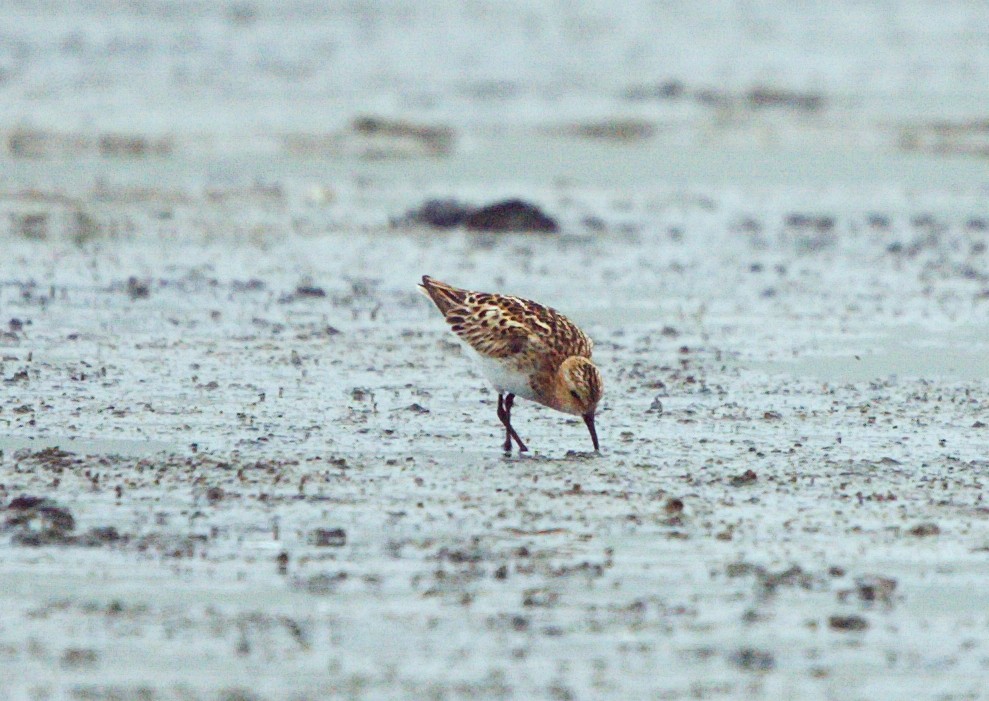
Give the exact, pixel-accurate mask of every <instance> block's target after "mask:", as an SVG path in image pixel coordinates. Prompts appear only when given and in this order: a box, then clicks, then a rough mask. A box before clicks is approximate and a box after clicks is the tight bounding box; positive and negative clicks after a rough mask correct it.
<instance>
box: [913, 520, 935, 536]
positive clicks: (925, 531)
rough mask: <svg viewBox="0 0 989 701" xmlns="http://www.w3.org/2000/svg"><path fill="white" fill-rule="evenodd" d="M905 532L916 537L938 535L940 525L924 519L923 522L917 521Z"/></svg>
mask: <svg viewBox="0 0 989 701" xmlns="http://www.w3.org/2000/svg"><path fill="white" fill-rule="evenodd" d="M907 533H908V534H909V535H912V536H916V537H918V538H926V537H927V536H932V535H940V534H941V527H940V526H938V525H937V524H936V523H933V522H930V521H925V522H924V523H918V524H917V525H916V526H914V527H913V528H911V529H910V530H908V531H907Z"/></svg>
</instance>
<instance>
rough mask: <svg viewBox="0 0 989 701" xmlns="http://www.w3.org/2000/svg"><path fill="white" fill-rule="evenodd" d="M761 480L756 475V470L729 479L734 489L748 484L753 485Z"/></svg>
mask: <svg viewBox="0 0 989 701" xmlns="http://www.w3.org/2000/svg"><path fill="white" fill-rule="evenodd" d="M758 479H759V475H757V474H756V473H755V471H754V470H746V471H745V472H743V473H741V474H739V475H734V476H732V477H730V478H729V479H728V484H730V485H731V486H732V487H744V486H746V485H748V484H753V483H754V482H756V481H757V480H758Z"/></svg>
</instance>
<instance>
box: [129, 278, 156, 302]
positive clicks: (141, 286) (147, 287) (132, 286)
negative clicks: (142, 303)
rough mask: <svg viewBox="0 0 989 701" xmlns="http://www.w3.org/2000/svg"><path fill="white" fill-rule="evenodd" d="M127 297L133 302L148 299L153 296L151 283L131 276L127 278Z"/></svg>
mask: <svg viewBox="0 0 989 701" xmlns="http://www.w3.org/2000/svg"><path fill="white" fill-rule="evenodd" d="M127 296H128V297H130V298H131V300H138V299H147V298H148V297H150V296H151V282H150V281H149V280H141V279H139V278H138V277H137V276H135V275H131V276H130V277H129V278H127Z"/></svg>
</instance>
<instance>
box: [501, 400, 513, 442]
mask: <svg viewBox="0 0 989 701" xmlns="http://www.w3.org/2000/svg"><path fill="white" fill-rule="evenodd" d="M498 420H499V421H501V424H502V426H504V427H505V452H506V453H510V452H512V440H511V435H512V434H511V429H510V428H508V417H507V414H505V395H503V394H500V393H499V394H498Z"/></svg>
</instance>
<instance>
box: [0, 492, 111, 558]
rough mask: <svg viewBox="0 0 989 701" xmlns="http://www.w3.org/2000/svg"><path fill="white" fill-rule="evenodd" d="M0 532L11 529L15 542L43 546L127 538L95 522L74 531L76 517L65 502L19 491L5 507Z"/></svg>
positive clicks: (108, 542)
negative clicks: (20, 493) (93, 525)
mask: <svg viewBox="0 0 989 701" xmlns="http://www.w3.org/2000/svg"><path fill="white" fill-rule="evenodd" d="M4 512H5V518H4V519H3V524H2V526H0V532H4V533H10V534H11V542H12V543H13V544H14V545H22V546H26V547H35V548H37V547H42V546H46V545H77V546H82V547H88V548H94V547H100V546H104V545H112V544H115V543H118V542H120V541H123V540H126V539H125V538H124V537H123V536H121V535H120V534H119V533H118V532H117V529H116V528H114V527H113V526H98V527H95V528H91V529H89V530H88V531H87V532H86V533H83V534H81V535H76V534H74V533H73V531H75V529H76V519H75V517H74V516H73V515H72V512H71V511H69V510H68V509H67V508H65V507H64V506H62V505H60V504H59V503H57V502H55V501H54V500H52V499H49V498H47V497H36V496H30V495H22V496H19V497H16V498H14V499H13V500H11V502H10V503H9V504H8V505H7V507H6V508H5V509H4Z"/></svg>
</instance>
